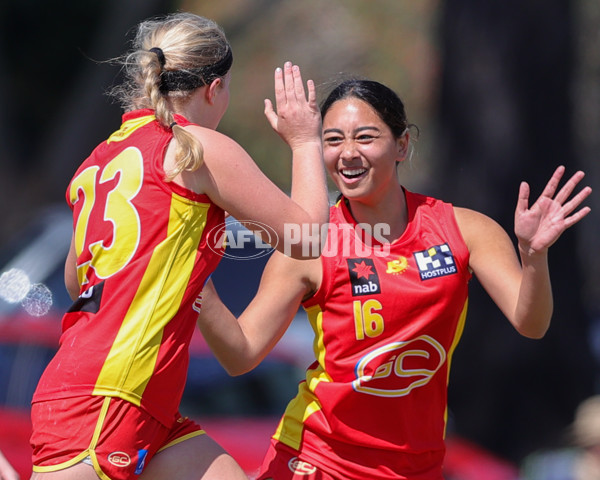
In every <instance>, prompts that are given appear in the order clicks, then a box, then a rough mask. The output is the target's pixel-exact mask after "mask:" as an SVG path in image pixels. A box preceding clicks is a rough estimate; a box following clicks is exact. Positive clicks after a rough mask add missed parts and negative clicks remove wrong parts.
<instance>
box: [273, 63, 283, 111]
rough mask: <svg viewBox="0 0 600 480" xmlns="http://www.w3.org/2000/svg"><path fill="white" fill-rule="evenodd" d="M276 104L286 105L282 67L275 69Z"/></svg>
mask: <svg viewBox="0 0 600 480" xmlns="http://www.w3.org/2000/svg"><path fill="white" fill-rule="evenodd" d="M275 103H276V104H277V105H283V104H285V84H284V81H283V71H282V70H281V68H280V67H277V68H276V69H275Z"/></svg>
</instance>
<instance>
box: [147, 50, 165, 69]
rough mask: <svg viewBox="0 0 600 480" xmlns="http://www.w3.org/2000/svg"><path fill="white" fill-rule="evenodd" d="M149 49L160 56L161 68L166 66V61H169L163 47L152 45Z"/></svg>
mask: <svg viewBox="0 0 600 480" xmlns="http://www.w3.org/2000/svg"><path fill="white" fill-rule="evenodd" d="M148 51H149V52H152V53H154V54H156V56H157V57H158V63H160V68H161V69H162V68H163V67H164V66H165V63H167V60H166V59H165V54H164V53H163V51H162V49H161V48H159V47H152V48H151V49H150V50H148Z"/></svg>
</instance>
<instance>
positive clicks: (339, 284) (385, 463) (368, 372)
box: [274, 192, 471, 480]
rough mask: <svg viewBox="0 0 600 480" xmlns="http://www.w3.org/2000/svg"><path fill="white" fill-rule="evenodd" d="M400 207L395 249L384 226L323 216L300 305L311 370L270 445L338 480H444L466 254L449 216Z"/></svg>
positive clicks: (414, 198) (445, 209)
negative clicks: (309, 285) (325, 221)
mask: <svg viewBox="0 0 600 480" xmlns="http://www.w3.org/2000/svg"><path fill="white" fill-rule="evenodd" d="M406 199H407V205H408V215H409V221H408V226H407V228H406V231H405V232H404V233H403V235H402V236H401V238H399V239H398V240H396V241H395V242H393V243H391V244H389V243H385V241H384V240H385V239H384V236H383V235H382V234H383V233H385V232H384V230H385V228H386V226H385V225H375V226H374V227H373V228H371V230H372V231H370V232H368V231H367V230H365V226H363V229H361V228H358V229H357V225H356V222H355V221H354V219H353V218H352V215H351V213H350V212H349V210H348V207H347V205H346V203H345V202H344V201H343V200H342V201H340V202H338V203H337V204H336V205H335V206H333V207H332V208H331V217H330V222H331V225H330V228H329V232H328V241H327V247H326V249H325V251H324V252H323V255H322V260H321V262H322V268H323V279H322V283H321V286H320V288H319V290H318V291H317V292H316V294H315V295H314V296H313V297H311V298H310V299H309V300H307V301H306V302H304V304H303V306H304V308H305V310H306V312H307V314H308V318H309V321H310V323H311V325H312V328H313V330H314V332H315V342H314V351H315V355H316V361H315V362H314V363H313V364H312V365H311V366H310V367H309V369H308V370H307V373H306V381H303V382H301V383H300V386H299V391H298V395H297V396H296V397H295V398H294V399H293V400H292V401H291V402H290V404H289V405H288V407H287V409H286V412H285V414H284V416H283V418H282V420H281V423H280V425H279V427H278V429H277V431H276V433H275V435H274V438H275V439H276V440H279V441H280V442H282V443H284V444H285V445H287V446H289V447H292V448H294V449H296V450H300V451H301V454H300V456H299V457H300V458H301V459H302V460H305V461H307V462H309V463H311V464H313V465H316V466H318V467H319V468H320V469H322V470H324V471H326V472H328V473H330V474H332V475H333V476H334V477H335V478H338V477H341V478H347V479H357V480H358V479H365V478H379V479H392V478H394V479H404V478H406V479H410V480H441V479H442V474H441V471H442V462H443V456H444V451H445V448H444V434H445V426H446V415H447V412H446V408H447V383H448V375H449V369H450V362H451V358H452V353H453V352H454V349H455V347H456V345H457V343H458V341H459V338H460V336H461V333H462V329H463V325H464V320H465V316H466V310H467V289H468V282H469V280H470V278H471V274H470V272H469V268H468V260H469V252H468V249H467V246H466V245H465V242H464V240H463V238H462V236H461V234H460V232H459V229H458V226H457V224H456V221H455V218H454V212H453V208H452V206H451V205H449V204H447V203H443V202H441V201H438V200H435V199H432V198H429V197H425V196H422V195H418V194H414V193H411V192H406ZM377 229H381V230H379V232H380V235H378V230H377ZM378 236H379V238H380V239H381V240H382V241H381V242H380V241H378Z"/></svg>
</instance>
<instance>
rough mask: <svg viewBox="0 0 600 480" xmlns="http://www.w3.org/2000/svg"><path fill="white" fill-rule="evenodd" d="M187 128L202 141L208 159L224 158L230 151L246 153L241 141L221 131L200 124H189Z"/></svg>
mask: <svg viewBox="0 0 600 480" xmlns="http://www.w3.org/2000/svg"><path fill="white" fill-rule="evenodd" d="M185 128H186V130H188V131H189V132H191V133H192V134H193V135H194V136H195V137H196V138H197V139H198V140H199V141H200V142H201V143H202V148H203V150H204V156H205V159H206V160H208V161H210V159H211V158H218V159H222V158H223V156H224V155H225V156H227V154H228V153H231V154H235V155H239V154H240V153H242V152H243V154H246V151H245V150H244V149H243V148H242V146H241V145H240V144H239V143H237V142H236V141H235V140H234V139H233V138H231V137H228V136H227V135H225V134H223V133H221V132H218V131H216V130H213V129H211V128H206V127H201V126H200V125H188V126H187V127H185ZM234 158H235V157H234Z"/></svg>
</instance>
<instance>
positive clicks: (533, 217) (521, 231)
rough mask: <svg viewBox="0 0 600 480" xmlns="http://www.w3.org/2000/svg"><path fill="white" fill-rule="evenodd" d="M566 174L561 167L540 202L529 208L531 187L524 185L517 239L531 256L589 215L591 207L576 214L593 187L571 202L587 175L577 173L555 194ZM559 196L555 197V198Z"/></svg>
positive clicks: (520, 190)
mask: <svg viewBox="0 0 600 480" xmlns="http://www.w3.org/2000/svg"><path fill="white" fill-rule="evenodd" d="M564 172H565V168H564V167H563V166H560V167H558V168H557V169H556V170H555V172H554V174H553V175H552V178H550V181H549V182H548V184H547V185H546V188H544V191H543V192H542V194H541V195H540V197H539V198H538V199H537V201H536V202H535V203H534V204H533V205H532V206H531V207H529V185H528V184H527V183H526V182H522V183H521V187H520V189H519V200H518V202H517V208H516V210H515V235H516V236H517V239H518V240H519V247H520V248H521V250H523V251H525V252H529V253H534V252H540V251H543V250H546V249H548V248H549V247H550V246H551V245H552V244H553V243H554V242H556V240H558V238H559V237H560V236H561V234H562V233H563V232H564V231H565V230H566V229H567V228H569V227H571V226H572V225H575V224H576V223H577V222H578V221H579V220H581V219H582V218H583V217H585V216H586V215H587V214H588V213H589V212H590V208H589V207H582V208H581V209H579V210H577V211H575V210H576V209H577V208H578V207H579V206H580V205H581V203H582V202H583V201H584V200H585V199H586V198H587V197H588V195H590V193H592V189H591V188H590V187H587V186H586V187H584V188H583V189H581V191H580V192H579V193H577V194H576V195H575V196H574V197H573V198H571V199H570V200H569V197H570V196H571V194H572V193H573V191H574V190H575V187H576V186H577V184H578V183H579V182H580V181H581V179H582V178H583V177H584V173H583V172H581V171H579V172H577V173H575V174H574V175H573V176H572V177H571V178H570V179H569V180H567V182H566V183H565V184H564V186H563V187H562V188H561V189H560V190H559V191H558V193H556V190H557V189H558V184H559V183H560V180H561V178H562V176H563V174H564ZM555 193H556V195H555Z"/></svg>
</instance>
